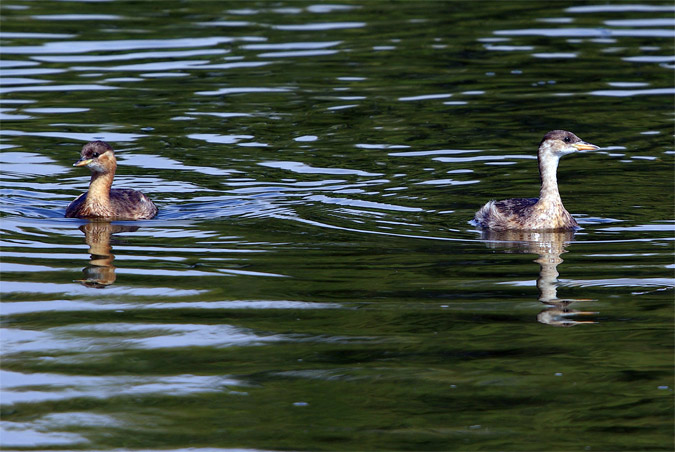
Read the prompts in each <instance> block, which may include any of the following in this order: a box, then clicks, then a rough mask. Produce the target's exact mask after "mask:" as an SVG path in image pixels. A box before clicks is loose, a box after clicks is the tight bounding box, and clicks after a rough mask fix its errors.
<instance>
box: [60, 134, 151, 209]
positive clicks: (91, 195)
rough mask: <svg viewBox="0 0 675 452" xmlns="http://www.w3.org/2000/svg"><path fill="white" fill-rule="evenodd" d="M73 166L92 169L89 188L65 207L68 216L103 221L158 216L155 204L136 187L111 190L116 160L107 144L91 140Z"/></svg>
mask: <svg viewBox="0 0 675 452" xmlns="http://www.w3.org/2000/svg"><path fill="white" fill-rule="evenodd" d="M81 156H82V157H81V158H80V160H79V161H78V162H77V163H75V165H74V166H86V167H87V168H89V169H90V170H91V172H92V174H91V182H90V184H89V190H88V191H87V192H85V193H83V194H81V195H80V196H78V197H77V198H76V199H75V200H74V201H73V202H71V203H70V205H69V206H68V207H67V208H66V217H67V218H95V219H104V220H144V219H149V218H153V217H154V216H155V215H157V207H156V206H155V204H154V203H153V202H152V201H151V200H150V198H148V197H147V196H145V195H144V194H143V193H141V192H140V191H137V190H131V189H111V186H112V182H113V179H114V177H115V170H116V168H117V160H116V159H115V154H114V151H113V149H112V147H110V145H108V144H107V143H105V142H103V141H92V142H91V143H87V144H85V145H84V147H83V148H82V153H81Z"/></svg>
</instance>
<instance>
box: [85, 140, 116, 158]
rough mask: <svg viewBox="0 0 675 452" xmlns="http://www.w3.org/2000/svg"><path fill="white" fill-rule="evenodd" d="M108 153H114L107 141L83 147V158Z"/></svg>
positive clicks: (90, 143)
mask: <svg viewBox="0 0 675 452" xmlns="http://www.w3.org/2000/svg"><path fill="white" fill-rule="evenodd" d="M106 151H110V152H115V151H113V148H112V146H110V145H109V144H108V143H106V142H105V141H100V140H99V141H91V142H89V143H87V144H85V145H84V146H82V152H81V154H82V157H87V158H91V157H92V156H93V155H94V154H99V155H100V154H103V153H104V152H106Z"/></svg>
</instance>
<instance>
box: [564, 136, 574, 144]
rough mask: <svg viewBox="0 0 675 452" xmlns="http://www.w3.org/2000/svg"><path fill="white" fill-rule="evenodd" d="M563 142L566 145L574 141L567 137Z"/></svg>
mask: <svg viewBox="0 0 675 452" xmlns="http://www.w3.org/2000/svg"><path fill="white" fill-rule="evenodd" d="M563 141H564V142H565V143H569V142H570V141H572V140H571V139H570V137H565V139H564V140H563Z"/></svg>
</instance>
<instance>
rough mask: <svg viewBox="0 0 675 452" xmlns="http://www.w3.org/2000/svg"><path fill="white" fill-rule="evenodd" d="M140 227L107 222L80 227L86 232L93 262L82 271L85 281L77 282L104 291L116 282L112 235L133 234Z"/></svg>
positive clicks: (91, 223) (86, 239)
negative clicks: (119, 233) (103, 289)
mask: <svg viewBox="0 0 675 452" xmlns="http://www.w3.org/2000/svg"><path fill="white" fill-rule="evenodd" d="M137 229H138V226H123V225H119V224H115V225H113V224H110V223H108V222H107V221H92V222H90V223H87V224H83V225H82V226H80V230H81V231H82V232H84V240H85V241H86V242H87V245H89V253H91V260H90V261H89V266H87V267H85V268H83V269H82V273H84V279H78V280H77V282H79V283H82V284H83V285H85V286H87V287H95V288H97V289H102V288H104V287H106V286H109V285H111V284H112V283H114V282H115V279H116V276H115V266H114V265H113V260H115V256H114V255H113V254H112V246H111V245H110V239H111V237H112V234H114V233H117V232H133V231H136V230H137Z"/></svg>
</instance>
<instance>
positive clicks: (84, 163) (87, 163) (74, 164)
mask: <svg viewBox="0 0 675 452" xmlns="http://www.w3.org/2000/svg"><path fill="white" fill-rule="evenodd" d="M91 160H92V159H87V160H78V161H77V162H75V163H73V166H87V165H89V164H90V163H91Z"/></svg>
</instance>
